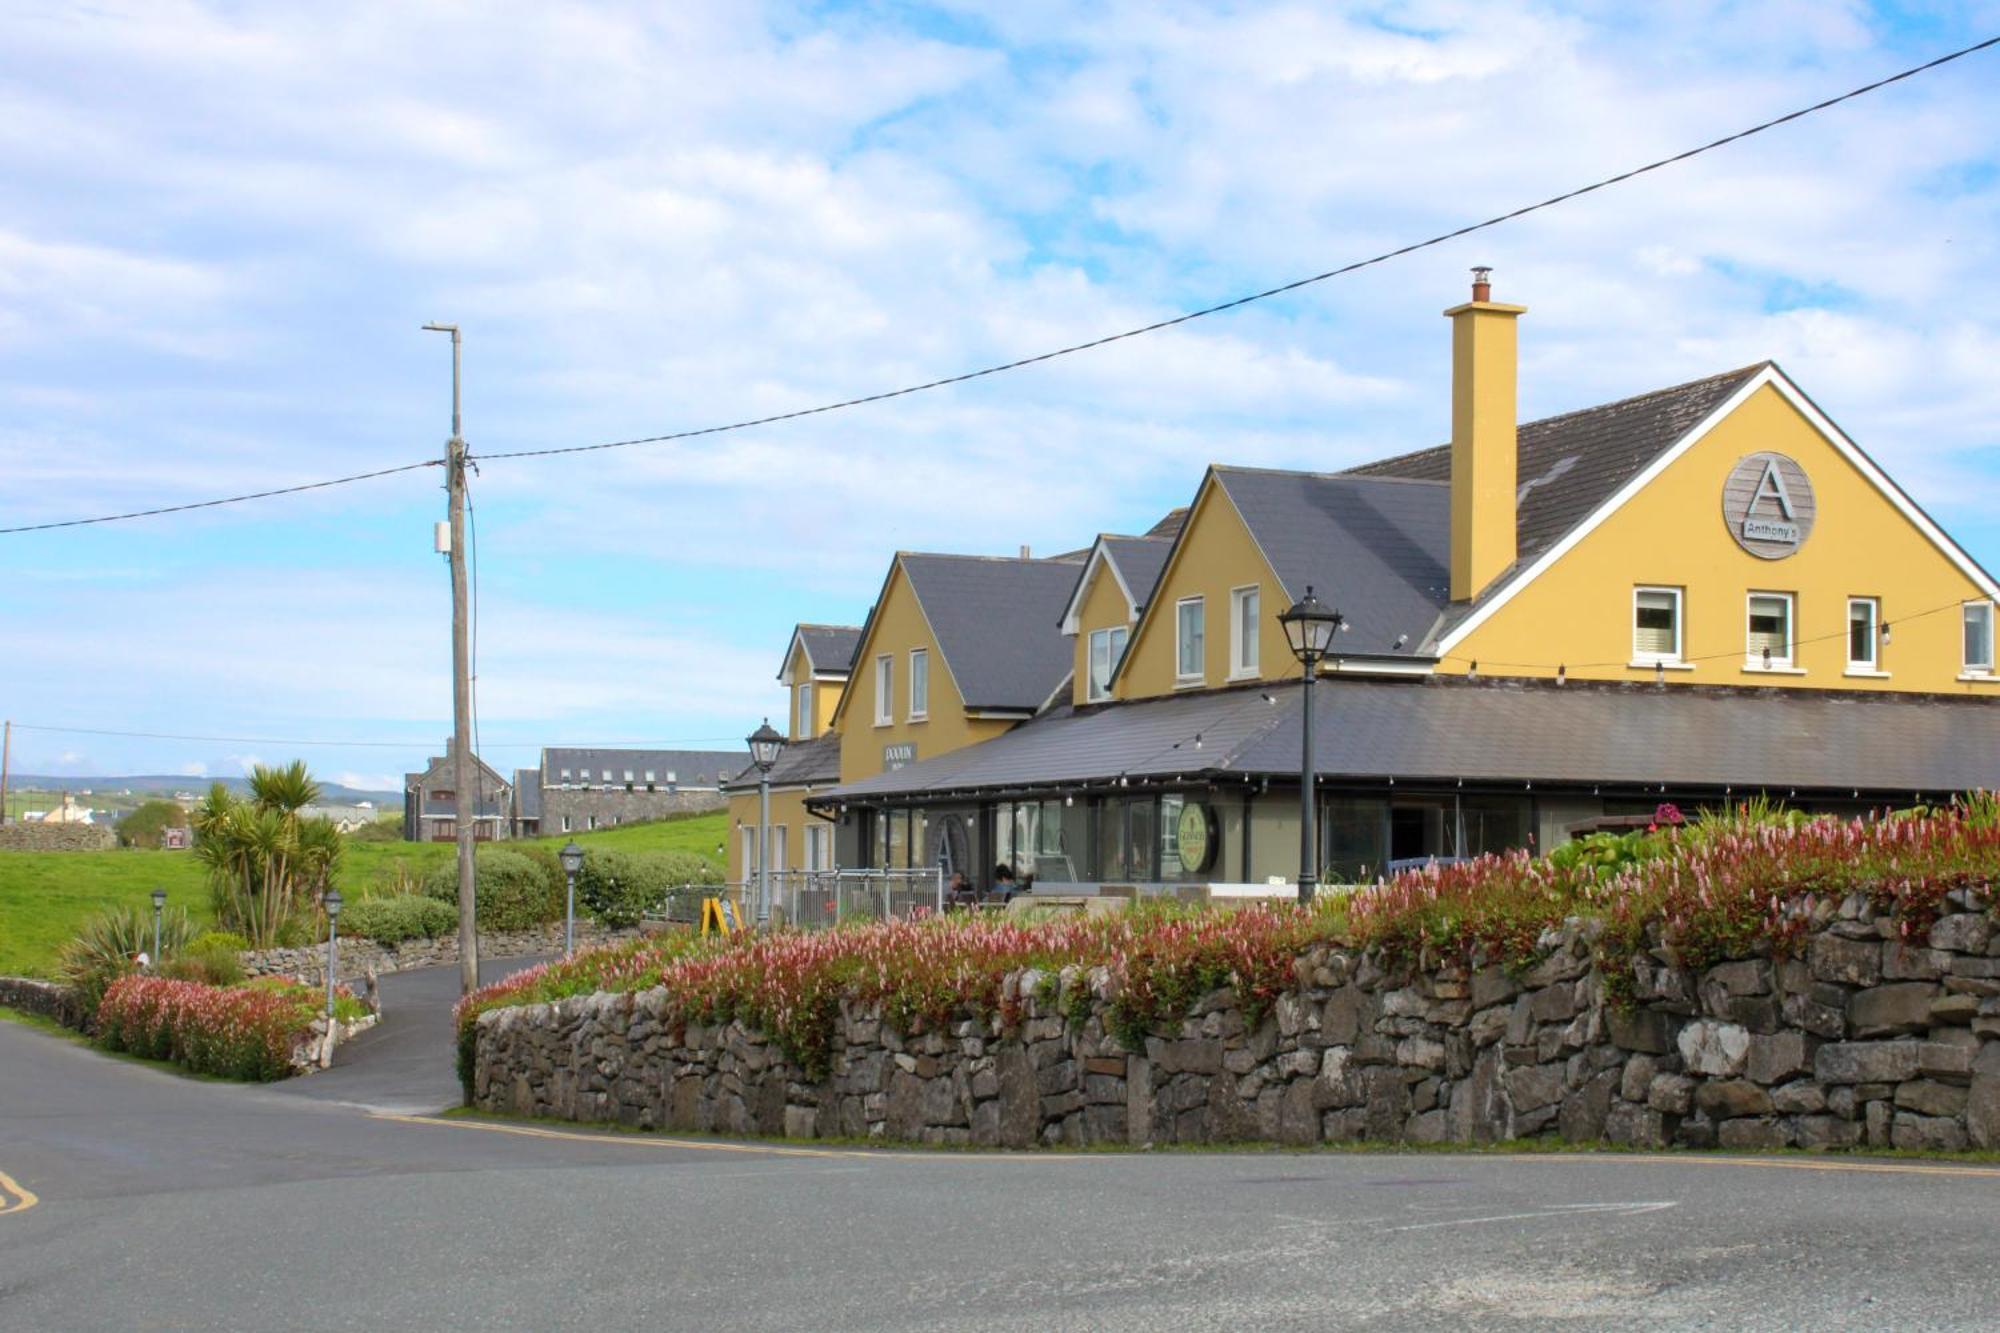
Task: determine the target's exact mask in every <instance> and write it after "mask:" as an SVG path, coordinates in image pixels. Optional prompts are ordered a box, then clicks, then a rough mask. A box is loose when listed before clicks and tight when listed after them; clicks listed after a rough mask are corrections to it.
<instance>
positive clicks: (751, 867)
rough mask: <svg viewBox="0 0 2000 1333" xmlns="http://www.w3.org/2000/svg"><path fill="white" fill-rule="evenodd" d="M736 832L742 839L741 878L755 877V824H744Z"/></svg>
mask: <svg viewBox="0 0 2000 1333" xmlns="http://www.w3.org/2000/svg"><path fill="white" fill-rule="evenodd" d="M737 832H738V833H739V834H740V835H741V836H742V839H743V878H744V879H746V880H750V879H755V878H756V877H757V826H756V825H755V824H745V825H744V826H743V827H742V828H741V829H739V830H737Z"/></svg>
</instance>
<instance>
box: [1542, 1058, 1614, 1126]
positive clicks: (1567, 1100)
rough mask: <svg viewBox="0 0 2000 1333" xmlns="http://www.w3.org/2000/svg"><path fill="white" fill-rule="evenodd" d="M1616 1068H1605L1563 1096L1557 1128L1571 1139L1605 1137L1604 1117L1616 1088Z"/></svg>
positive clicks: (1608, 1110)
mask: <svg viewBox="0 0 2000 1333" xmlns="http://www.w3.org/2000/svg"><path fill="white" fill-rule="evenodd" d="M1618 1077H1619V1075H1618V1072H1617V1071H1616V1070H1610V1069H1607V1070H1605V1071H1604V1072H1603V1073H1600V1074H1597V1075H1595V1076H1594V1077H1592V1078H1591V1079H1590V1081H1589V1082H1587V1083H1585V1084H1584V1085H1583V1086H1582V1087H1580V1088H1577V1089H1576V1090H1574V1091H1572V1092H1570V1093H1569V1094H1567V1095H1566V1096H1564V1098H1563V1101H1562V1112H1561V1114H1560V1115H1559V1116H1557V1118H1556V1129H1557V1132H1558V1133H1559V1134H1561V1135H1562V1137H1563V1138H1564V1140H1566V1141H1567V1142H1570V1143H1595V1142H1597V1141H1598V1140H1600V1139H1602V1138H1603V1137H1604V1122H1605V1118H1606V1117H1607V1116H1608V1115H1609V1114H1610V1111H1611V1098H1612V1095H1613V1094H1614V1093H1615V1092H1616V1091H1617V1088H1618Z"/></svg>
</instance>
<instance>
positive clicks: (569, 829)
mask: <svg viewBox="0 0 2000 1333" xmlns="http://www.w3.org/2000/svg"><path fill="white" fill-rule="evenodd" d="M742 767H743V752H742V751H740V750H597V749H545V750H543V751H542V764H541V768H540V769H539V770H536V776H537V779H538V780H537V782H536V789H535V794H534V797H533V798H532V800H531V801H530V802H528V803H527V804H522V803H520V802H517V803H516V809H515V823H516V825H517V827H520V826H524V825H525V822H526V821H527V820H528V819H529V818H531V816H530V815H529V814H528V808H529V806H530V805H531V806H532V808H533V810H534V814H533V815H532V819H533V822H534V825H535V829H536V832H537V833H539V834H541V835H542V836H545V837H546V836H552V835H555V834H560V833H581V832H583V831H585V830H587V829H595V828H611V827H613V826H615V825H618V824H632V823H637V822H638V821H640V820H645V819H660V818H664V817H665V816H667V815H678V814H687V813H691V812H695V811H701V810H720V809H722V808H723V806H724V805H725V804H726V803H727V802H726V799H725V798H724V796H723V793H722V783H723V780H724V779H725V778H726V777H728V776H729V775H730V774H732V773H734V772H736V771H737V770H738V769H740V768H742Z"/></svg>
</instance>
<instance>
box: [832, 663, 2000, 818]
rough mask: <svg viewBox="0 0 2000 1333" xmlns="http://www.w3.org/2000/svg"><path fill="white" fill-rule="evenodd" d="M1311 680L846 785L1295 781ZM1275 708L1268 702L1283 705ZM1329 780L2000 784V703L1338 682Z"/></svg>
mask: <svg viewBox="0 0 2000 1333" xmlns="http://www.w3.org/2000/svg"><path fill="white" fill-rule="evenodd" d="M1301 697H1302V696H1301V692H1300V687H1299V684H1298V682H1296V681H1294V682H1291V683H1289V684H1284V685H1275V686H1270V687H1268V688H1264V689H1256V688H1250V689H1235V690H1221V691H1210V692H1205V693H1201V694H1190V695H1179V696H1167V697H1164V698H1157V699H1147V700H1141V701H1138V702H1134V703H1126V704H1111V705H1105V706H1101V707H1096V708H1088V709H1069V708H1063V709H1058V710H1055V711H1052V712H1050V713H1047V714H1044V715H1043V716H1041V717H1038V718H1035V719H1033V720H1031V721H1029V722H1025V723H1023V724H1022V725H1020V726H1019V727H1016V728H1015V729H1014V730H1012V731H1010V732H1007V733H1006V734H1005V735H1002V736H997V737H995V738H993V739H992V740H988V741H983V742H981V743H980V744H978V745H972V746H967V747H966V748H964V749H962V750H956V751H953V752H952V753H949V754H945V755H940V756H938V757H937V758H934V759H926V760H921V761H919V762H917V763H915V764H911V765H909V766H908V767H905V768H901V769H897V770H895V771H893V772H887V773H881V774H877V775H875V776H873V777H870V778H866V779H864V780H861V781H858V782H853V783H848V784H845V785H843V786H840V787H836V788H833V789H831V790H829V791H827V792H825V793H823V794H822V795H821V797H820V798H818V799H824V800H840V801H859V802H864V803H865V802H869V801H875V800H884V799H904V800H907V799H918V800H921V799H923V798H925V797H933V798H935V797H938V796H941V795H943V794H945V793H955V792H968V791H975V790H984V791H999V790H1010V789H1021V788H1027V787H1035V788H1042V789H1048V788H1051V787H1060V786H1076V785H1079V784H1083V783H1106V782H1114V781H1116V780H1117V779H1118V778H1120V777H1121V776H1123V777H1125V778H1126V779H1127V780H1128V781H1132V780H1136V779H1140V778H1154V779H1174V778H1194V777H1201V778H1205V779H1220V778H1225V777H1227V776H1231V775H1248V776H1271V777H1276V778H1279V779H1281V780H1282V779H1286V778H1296V775H1297V773H1298V768H1299V748H1300V739H1301V738H1300V730H1301V718H1300V700H1301ZM1267 700H1269V702H1267ZM1313 748H1314V752H1315V754H1314V760H1315V763H1316V765H1317V767H1318V770H1319V772H1320V774H1321V775H1322V777H1323V778H1325V779H1327V780H1330V781H1336V782H1338V781H1341V780H1357V781H1363V782H1369V783H1379V782H1381V781H1382V780H1384V779H1387V778H1394V779H1395V780H1396V781H1397V782H1398V783H1404V784H1407V783H1422V782H1426V781H1434V782H1438V783H1443V784H1447V785H1449V784H1454V783H1456V782H1457V781H1458V780H1459V779H1460V778H1463V779H1464V780H1466V781H1467V782H1472V783H1492V784H1507V785H1512V784H1515V783H1522V782H1532V783H1534V784H1535V785H1536V786H1537V787H1568V788H1571V789H1575V788H1579V787H1584V788H1587V787H1591V786H1596V785H1603V786H1608V787H1614V788H1615V787H1620V786H1623V787H1627V788H1636V787H1640V786H1652V787H1654V788H1656V789H1657V788H1658V786H1659V785H1660V784H1662V783H1664V784H1666V785H1667V786H1668V787H1669V788H1670V789H1678V790H1683V791H1687V790H1706V789H1713V790H1715V791H1717V792H1720V791H1722V790H1723V789H1724V788H1734V789H1736V790H1737V791H1754V790H1759V789H1768V790H1772V791H1776V792H1790V791H1794V790H1796V791H1799V792H1821V793H1826V794H1835V793H1838V794H1840V795H1842V796H1845V795H1847V794H1848V793H1849V792H1851V791H1857V790H1858V791H1859V792H1861V793H1862V794H1863V795H1864V796H1866V795H1871V794H1873V795H1880V796H1883V797H1885V798H1888V797H1906V796H1908V795H1910V794H1913V793H1915V792H1918V791H1922V792H1926V793H1941V792H1945V791H1966V790H1972V789H1975V788H1985V789H1992V788H1994V787H1995V786H2000V708H1996V707H1994V706H1993V705H1992V704H1991V702H1990V701H1987V700H1983V699H1955V698H1944V697H1940V696H1922V695H1901V696H1892V695H1883V694H1842V693H1839V692H1836V691H1823V690H1812V691H1807V690H1790V689H1781V688H1768V689H1732V688H1706V687H1700V686H1674V687H1665V688H1663V687H1659V686H1654V685H1624V684H1612V685H1589V684H1580V683H1571V684H1569V685H1566V686H1555V685H1552V684H1548V683H1543V682H1518V681H1507V682H1502V681H1494V682H1467V681H1464V680H1462V679H1459V678H1442V677H1439V678H1429V679H1425V680H1419V681H1393V680H1380V679H1374V680H1370V679H1363V678H1350V679H1339V678H1332V679H1324V680H1322V681H1321V682H1320V684H1319V694H1318V696H1317V698H1316V700H1315V705H1314V747H1313Z"/></svg>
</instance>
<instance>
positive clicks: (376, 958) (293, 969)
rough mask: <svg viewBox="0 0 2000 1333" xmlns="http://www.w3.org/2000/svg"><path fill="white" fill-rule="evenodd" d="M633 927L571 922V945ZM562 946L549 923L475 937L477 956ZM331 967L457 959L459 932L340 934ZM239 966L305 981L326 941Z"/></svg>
mask: <svg viewBox="0 0 2000 1333" xmlns="http://www.w3.org/2000/svg"><path fill="white" fill-rule="evenodd" d="M639 933H640V932H639V931H637V930H607V929H605V928H604V927H603V926H600V925H598V924H597V923H596V922H594V921H593V922H583V921H579V922H577V923H576V944H577V947H578V948H579V949H581V948H584V947H586V946H594V945H599V944H607V943H610V942H611V941H612V940H622V939H629V938H631V937H632V936H634V935H637V934H639ZM562 948H563V928H562V923H561V922H560V921H558V922H556V923H555V924H554V925H550V926H541V927H537V928H536V929H533V930H507V931H489V932H485V933H482V934H481V935H480V937H479V956H480V957H481V958H532V957H538V956H540V955H544V954H559V953H561V952H562ZM334 953H335V958H334V970H335V971H336V972H337V973H338V974H339V977H340V979H341V980H343V981H353V980H358V979H360V978H361V977H364V976H366V975H367V974H368V973H370V972H374V973H377V974H378V975H379V974H382V973H387V972H407V971H409V970H410V969H411V968H414V967H437V966H439V965H441V964H444V963H455V962H457V961H458V936H456V935H440V936H438V937H437V938H436V939H430V940H404V941H403V942H402V943H401V944H377V943H376V942H375V941H374V940H370V939H361V938H358V937H356V938H349V937H348V936H344V935H343V936H342V937H341V939H340V947H339V948H338V949H336V950H335V951H334ZM242 959H243V970H244V971H246V972H248V973H249V974H250V975H251V976H253V977H273V976H277V977H301V978H304V979H305V980H307V981H324V980H325V979H326V942H325V941H324V940H322V941H321V942H320V943H318V944H317V945H314V946H312V947H310V948H303V949H258V950H252V951H251V952H249V953H245V954H243V955H242Z"/></svg>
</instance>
